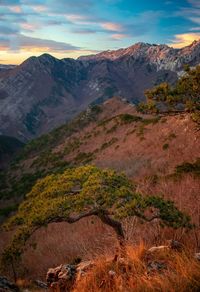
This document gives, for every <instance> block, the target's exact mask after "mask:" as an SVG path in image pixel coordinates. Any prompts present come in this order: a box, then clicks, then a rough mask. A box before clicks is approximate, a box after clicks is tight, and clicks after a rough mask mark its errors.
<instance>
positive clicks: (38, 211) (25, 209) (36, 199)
mask: <svg viewBox="0 0 200 292" xmlns="http://www.w3.org/2000/svg"><path fill="white" fill-rule="evenodd" d="M149 208H150V209H151V210H152V208H153V209H156V213H155V216H153V217H152V218H149V217H148V216H147V215H146V211H147V210H148V209H149ZM92 211H95V212H96V213H95V214H96V215H97V216H99V217H100V218H101V216H102V215H103V214H106V215H109V216H112V217H114V218H115V219H116V220H119V219H122V218H126V217H130V216H138V217H140V218H141V219H143V220H146V221H151V220H153V219H154V218H158V219H161V220H162V223H163V224H165V225H167V226H172V227H174V228H178V227H190V226H191V225H190V218H189V217H188V216H187V215H185V214H183V213H182V212H180V211H179V210H178V209H177V208H176V207H175V205H174V203H173V202H171V201H165V200H163V199H162V198H159V197H156V196H151V197H143V196H142V195H140V194H138V193H136V191H135V186H134V185H133V184H132V183H131V182H130V181H129V180H128V179H127V178H126V176H125V175H123V174H117V173H116V172H115V171H114V170H109V169H106V170H102V169H99V168H97V167H95V166H89V165H87V166H83V167H78V168H71V169H67V170H66V171H64V172H63V173H62V174H52V175H49V176H47V177H45V178H43V179H41V180H39V181H38V182H37V183H36V184H35V185H34V187H33V188H32V190H31V192H30V193H28V194H27V196H26V199H25V200H24V201H23V202H22V203H21V205H20V206H19V208H18V212H17V213H16V215H14V216H13V217H11V218H10V219H9V220H8V222H7V224H6V226H5V227H6V228H7V229H10V228H15V234H14V236H13V239H12V241H11V243H10V245H9V246H8V247H7V248H6V249H5V251H4V253H3V257H2V263H3V264H4V265H5V263H6V266H7V265H9V263H12V262H13V261H15V260H18V259H19V258H20V255H21V253H22V252H23V248H24V245H25V243H26V241H27V240H28V238H29V237H30V236H31V235H32V234H33V232H34V231H35V230H37V229H38V228H40V227H41V226H46V225H47V224H49V223H51V222H61V221H67V222H70V223H72V222H75V221H77V220H79V219H80V218H82V217H85V216H87V214H89V215H90V214H91V212H92ZM81 215H82V217H81ZM77 216H78V217H77Z"/></svg>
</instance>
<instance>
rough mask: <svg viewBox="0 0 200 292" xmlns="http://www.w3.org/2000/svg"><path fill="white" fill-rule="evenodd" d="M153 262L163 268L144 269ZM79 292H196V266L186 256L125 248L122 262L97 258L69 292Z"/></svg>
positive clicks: (199, 271) (199, 281) (199, 284)
mask: <svg viewBox="0 0 200 292" xmlns="http://www.w3.org/2000/svg"><path fill="white" fill-rule="evenodd" d="M153 262H158V263H161V264H163V267H164V268H163V269H161V270H160V271H157V270H153V269H152V270H150V269H149V268H148V265H149V264H150V263H153ZM110 271H113V272H114V273H115V274H114V275H111V274H112V273H111V272H110ZM80 291H82V292H86V291H87V292H96V291H97V292H98V291H101V292H103V291H104V292H112V291H113V292H114V291H116V292H117V291H122V292H125V291H126V292H129V291H130V292H131V291H134V292H135V291H136V292H145V291H147V292H151V291H163V292H167V291H170V292H175V291H177V292H190V291H200V264H199V262H197V261H196V260H195V259H194V258H193V257H192V255H190V254H187V253H186V252H181V253H177V252H175V251H172V250H161V251H159V252H156V253H155V254H148V253H147V252H146V249H145V247H144V245H143V244H140V245H139V246H138V247H133V246H128V247H127V258H126V259H125V260H124V259H121V260H120V259H119V260H118V261H108V259H106V258H105V257H102V258H99V259H98V260H97V261H96V263H95V266H94V268H93V269H92V270H91V271H90V272H89V273H88V274H87V275H86V276H84V277H82V279H81V280H80V281H79V282H78V283H76V285H75V287H74V289H73V292H80Z"/></svg>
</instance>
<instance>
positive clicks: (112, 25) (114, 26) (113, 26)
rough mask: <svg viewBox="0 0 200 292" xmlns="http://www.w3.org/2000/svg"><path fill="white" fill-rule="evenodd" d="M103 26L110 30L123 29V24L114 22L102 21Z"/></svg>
mask: <svg viewBox="0 0 200 292" xmlns="http://www.w3.org/2000/svg"><path fill="white" fill-rule="evenodd" d="M100 25H101V27H102V28H104V29H105V30H108V31H117V32H118V31H122V30H123V28H122V25H121V24H118V23H114V22H103V23H100Z"/></svg>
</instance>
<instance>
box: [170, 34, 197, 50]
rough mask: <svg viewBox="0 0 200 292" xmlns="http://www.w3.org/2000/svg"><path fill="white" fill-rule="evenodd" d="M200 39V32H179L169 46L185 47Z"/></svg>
mask: <svg viewBox="0 0 200 292" xmlns="http://www.w3.org/2000/svg"><path fill="white" fill-rule="evenodd" d="M199 39H200V33H184V34H177V35H175V38H174V39H173V40H172V42H171V43H170V44H169V46H171V47H173V48H176V49H178V48H183V47H186V46H189V45H190V44H191V43H192V42H193V41H194V40H199Z"/></svg>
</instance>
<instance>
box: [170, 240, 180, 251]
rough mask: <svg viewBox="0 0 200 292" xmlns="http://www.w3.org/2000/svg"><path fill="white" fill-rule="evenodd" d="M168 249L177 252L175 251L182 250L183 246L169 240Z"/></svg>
mask: <svg viewBox="0 0 200 292" xmlns="http://www.w3.org/2000/svg"><path fill="white" fill-rule="evenodd" d="M169 247H170V248H171V249H174V250H177V251H180V250H182V249H183V244H182V243H181V242H179V241H177V240H173V239H171V240H169Z"/></svg>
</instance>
